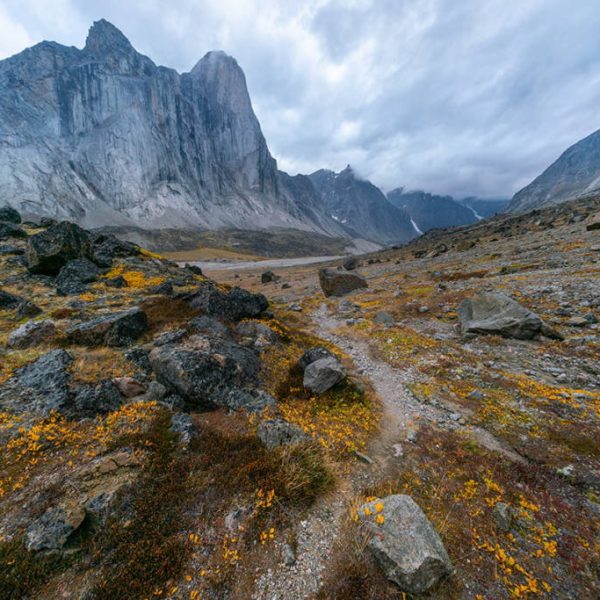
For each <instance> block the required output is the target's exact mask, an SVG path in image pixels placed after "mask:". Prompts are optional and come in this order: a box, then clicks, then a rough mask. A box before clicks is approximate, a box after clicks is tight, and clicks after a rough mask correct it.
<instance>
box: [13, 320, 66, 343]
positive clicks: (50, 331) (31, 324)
mask: <svg viewBox="0 0 600 600" xmlns="http://www.w3.org/2000/svg"><path fill="white" fill-rule="evenodd" d="M55 335H56V326H55V324H54V321H51V320H50V319H46V320H44V321H27V323H25V324H23V325H21V327H19V328H18V329H15V330H14V331H13V332H12V333H11V334H10V335H9V336H8V342H7V345H8V347H9V348H13V349H15V350H16V349H18V350H23V349H25V348H32V347H34V346H39V345H40V344H48V343H50V342H51V341H52V340H53V339H54V337H55Z"/></svg>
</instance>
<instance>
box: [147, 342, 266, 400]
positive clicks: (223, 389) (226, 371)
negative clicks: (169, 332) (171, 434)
mask: <svg viewBox="0 0 600 600" xmlns="http://www.w3.org/2000/svg"><path fill="white" fill-rule="evenodd" d="M221 344H222V345H221ZM221 344H220V345H219V346H218V347H211V344H210V343H209V342H208V340H207V341H206V343H205V345H204V348H202V347H200V346H201V345H200V343H199V341H198V342H196V347H185V346H172V345H165V346H159V347H158V348H154V349H153V350H152V352H150V356H149V358H150V364H151V365H152V369H153V371H154V372H155V374H156V377H157V379H158V380H159V381H160V382H161V383H162V384H163V385H165V386H166V387H167V388H168V389H170V390H172V391H174V392H176V393H177V394H178V395H180V396H181V397H182V398H183V399H184V400H185V401H186V402H187V403H188V404H189V405H190V406H192V407H199V408H214V407H216V406H227V405H230V402H228V401H227V399H228V397H229V394H230V392H231V390H232V389H233V388H238V387H245V386H248V385H250V386H252V385H256V384H257V383H258V370H259V368H260V362H259V359H258V356H257V355H256V353H255V352H254V351H253V350H250V349H247V348H243V347H241V346H236V345H234V344H231V343H227V342H224V341H223V342H221Z"/></svg>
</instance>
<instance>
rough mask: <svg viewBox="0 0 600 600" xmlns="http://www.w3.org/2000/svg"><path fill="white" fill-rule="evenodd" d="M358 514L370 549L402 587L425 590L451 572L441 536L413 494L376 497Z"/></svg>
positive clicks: (403, 588)
mask: <svg viewBox="0 0 600 600" xmlns="http://www.w3.org/2000/svg"><path fill="white" fill-rule="evenodd" d="M358 516H359V520H360V522H361V523H362V524H363V526H364V528H365V530H366V532H367V534H368V536H369V541H368V548H369V550H370V551H371V553H372V554H373V556H374V557H375V560H376V561H377V563H378V564H379V566H380V567H381V569H382V570H383V572H384V573H385V576H386V577H387V578H388V579H389V580H390V581H393V582H394V583H396V584H397V585H398V586H399V587H400V589H402V590H404V591H406V592H409V593H411V594H422V593H424V592H426V591H427V590H429V589H431V588H432V587H434V586H435V585H436V584H437V583H438V582H439V581H440V580H441V579H443V578H444V577H447V576H448V575H450V574H451V573H452V571H453V568H452V563H451V562H450V558H449V556H448V553H447V552H446V549H445V548H444V544H443V543H442V540H441V539H440V537H439V535H438V533H437V532H436V530H435V529H434V527H433V525H432V524H431V523H430V521H429V520H428V519H427V517H426V516H425V514H424V513H423V511H422V510H421V509H420V508H419V506H418V505H417V504H416V502H415V501H414V500H413V499H412V498H411V497H410V496H405V495H392V496H387V497H385V498H381V499H376V500H374V501H373V502H369V503H367V504H364V505H363V506H362V507H361V508H360V510H359V514H358Z"/></svg>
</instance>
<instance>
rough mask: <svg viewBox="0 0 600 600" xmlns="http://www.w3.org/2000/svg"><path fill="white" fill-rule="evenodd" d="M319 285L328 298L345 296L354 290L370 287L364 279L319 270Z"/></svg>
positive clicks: (340, 272)
mask: <svg viewBox="0 0 600 600" xmlns="http://www.w3.org/2000/svg"><path fill="white" fill-rule="evenodd" d="M319 284H320V285H321V289H322V290H323V293H324V294H325V296H326V297H329V296H344V295H346V294H349V293H350V292H353V291H354V290H357V289H361V288H366V287H369V284H368V283H367V280H366V279H365V278H364V277H361V276H360V275H356V274H355V273H347V272H344V271H335V270H333V269H319Z"/></svg>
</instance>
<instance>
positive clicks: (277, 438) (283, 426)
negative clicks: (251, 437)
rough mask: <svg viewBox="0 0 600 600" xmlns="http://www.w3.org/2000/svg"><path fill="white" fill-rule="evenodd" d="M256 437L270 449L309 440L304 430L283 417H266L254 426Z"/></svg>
mask: <svg viewBox="0 0 600 600" xmlns="http://www.w3.org/2000/svg"><path fill="white" fill-rule="evenodd" d="M256 435H257V436H258V439H259V440H260V441H261V442H262V443H263V444H264V445H265V446H266V447H267V448H269V449H270V450H272V449H273V448H277V447H278V446H291V445H294V444H301V443H302V442H306V441H308V440H310V437H309V436H308V435H307V434H306V433H304V431H303V430H302V429H301V428H300V427H298V425H294V423H290V422H289V421H286V420H285V419H268V420H266V421H262V422H261V423H260V424H259V425H258V427H257V428H256Z"/></svg>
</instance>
